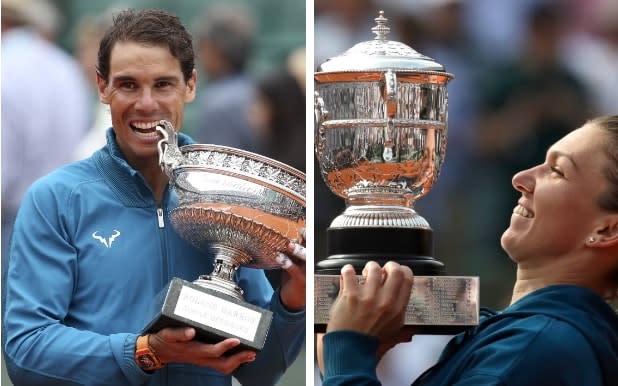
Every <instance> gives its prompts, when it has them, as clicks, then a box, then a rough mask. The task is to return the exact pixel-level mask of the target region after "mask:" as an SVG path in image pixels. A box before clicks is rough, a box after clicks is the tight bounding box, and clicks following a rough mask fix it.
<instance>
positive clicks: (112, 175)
mask: <svg viewBox="0 0 618 386" xmlns="http://www.w3.org/2000/svg"><path fill="white" fill-rule="evenodd" d="M106 138H107V145H105V146H104V147H103V148H101V149H100V150H98V151H97V152H95V153H94V155H93V159H94V161H95V163H96V165H97V168H98V170H99V172H100V173H101V175H102V176H103V179H104V180H105V181H106V183H107V185H108V186H109V187H110V189H111V190H112V191H113V192H114V194H115V195H116V196H117V198H118V200H119V201H120V202H122V203H123V205H125V206H127V207H138V208H144V207H150V206H153V205H155V204H156V202H155V198H154V195H153V193H152V190H151V189H150V187H149V186H148V184H147V183H146V180H145V179H144V177H143V176H142V175H141V174H140V173H139V172H138V171H137V170H135V169H134V168H133V167H132V166H131V165H129V163H128V162H127V161H126V159H125V157H124V155H123V154H122V152H121V151H120V147H119V146H118V143H117V142H116V134H115V133H114V130H113V129H112V128H111V127H110V128H109V129H107V131H106ZM194 142H195V141H193V139H191V137H189V136H188V135H185V134H183V133H178V146H179V147H180V146H184V145H189V144H192V143H194Z"/></svg>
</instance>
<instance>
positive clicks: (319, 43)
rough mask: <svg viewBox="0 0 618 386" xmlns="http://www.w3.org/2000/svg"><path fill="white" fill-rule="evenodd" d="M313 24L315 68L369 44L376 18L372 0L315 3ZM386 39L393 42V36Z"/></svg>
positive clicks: (323, 0) (334, 0) (319, 1)
mask: <svg viewBox="0 0 618 386" xmlns="http://www.w3.org/2000/svg"><path fill="white" fill-rule="evenodd" d="M315 9H316V10H315V21H314V60H315V67H316V68H317V66H318V65H320V64H321V63H323V62H324V61H326V59H328V58H330V57H332V56H336V55H340V54H342V53H343V52H344V51H346V50H347V49H348V48H351V47H352V46H353V45H355V44H356V43H359V42H362V41H365V40H371V39H373V38H374V36H375V35H374V34H373V33H372V32H371V27H373V26H374V25H375V23H374V21H373V19H374V18H376V17H377V16H378V10H377V9H376V8H375V5H374V2H373V1H372V0H316V2H315ZM389 38H391V39H393V40H394V38H393V37H392V36H389Z"/></svg>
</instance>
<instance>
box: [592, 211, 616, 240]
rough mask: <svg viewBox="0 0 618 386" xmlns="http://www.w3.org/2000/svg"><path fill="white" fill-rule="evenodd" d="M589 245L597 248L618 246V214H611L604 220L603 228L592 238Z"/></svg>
mask: <svg viewBox="0 0 618 386" xmlns="http://www.w3.org/2000/svg"><path fill="white" fill-rule="evenodd" d="M589 240H594V241H590V242H589V243H588V244H589V245H590V246H591V247H592V246H597V247H613V246H618V214H610V215H608V216H607V217H606V219H605V220H604V223H603V226H602V227H600V228H599V229H597V230H596V231H595V234H594V235H592V236H590V239H589Z"/></svg>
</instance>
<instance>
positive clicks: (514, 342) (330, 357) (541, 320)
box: [323, 285, 618, 386]
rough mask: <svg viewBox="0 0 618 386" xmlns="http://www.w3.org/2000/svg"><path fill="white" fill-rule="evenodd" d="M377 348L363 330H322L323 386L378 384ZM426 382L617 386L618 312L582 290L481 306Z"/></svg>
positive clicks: (420, 382)
mask: <svg viewBox="0 0 618 386" xmlns="http://www.w3.org/2000/svg"><path fill="white" fill-rule="evenodd" d="M377 348H378V341H377V340H376V339H375V338H373V337H370V336H367V335H364V334H359V333H355V332H351V331H336V332H332V333H328V334H326V335H325V336H324V382H323V386H339V385H354V386H377V385H380V382H379V380H378V378H377V375H376V371H375V367H376V365H377V358H376V355H375V353H376V350H377ZM351 353H354V355H350V354H351ZM409 360H410V361H413V360H414V358H409ZM429 385H432V386H433V385H435V386H438V385H439V386H453V385H457V386H481V385H482V386H584V385H585V386H618V316H617V315H616V312H615V311H614V310H612V308H611V307H610V306H609V305H608V304H607V303H606V302H605V301H604V300H603V299H601V298H600V297H599V296H598V295H596V294H595V293H593V292H592V291H590V290H588V289H585V288H581V287H576V286H568V285H556V286H550V287H546V288H543V289H540V290H537V291H534V292H532V293H530V294H528V295H527V296H525V297H523V298H522V299H520V300H519V301H517V302H516V303H514V304H513V305H511V306H509V307H508V308H506V309H505V310H503V311H502V312H493V311H489V310H483V316H482V320H481V323H480V324H479V325H478V326H477V327H475V328H473V329H470V330H468V331H466V332H465V333H461V334H459V335H457V336H455V337H454V338H453V339H452V340H451V341H450V342H449V344H448V345H447V346H446V348H445V349H444V351H443V353H442V356H441V358H440V360H439V361H438V363H437V364H436V365H435V366H433V367H432V368H430V369H429V370H427V371H426V372H425V373H424V374H423V375H421V376H420V377H419V379H417V380H416V381H415V382H414V386H429Z"/></svg>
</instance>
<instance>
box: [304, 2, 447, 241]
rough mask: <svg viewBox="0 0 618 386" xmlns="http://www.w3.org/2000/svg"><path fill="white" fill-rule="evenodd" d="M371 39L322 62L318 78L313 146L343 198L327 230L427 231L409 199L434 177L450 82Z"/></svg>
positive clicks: (407, 53)
mask: <svg viewBox="0 0 618 386" xmlns="http://www.w3.org/2000/svg"><path fill="white" fill-rule="evenodd" d="M375 20H376V23H377V25H376V26H375V27H374V28H373V32H374V33H375V34H376V38H375V39H374V40H372V41H367V42H362V43H359V44H357V45H355V46H354V47H352V48H350V49H349V50H347V51H346V52H344V53H343V54H342V55H340V56H337V57H334V58H331V59H329V60H327V61H326V62H324V63H322V64H321V65H320V66H319V68H318V70H317V72H316V73H315V75H314V78H315V88H316V92H315V96H314V106H315V143H316V156H317V159H318V163H319V165H320V171H321V174H322V177H323V179H324V181H325V182H326V184H327V185H328V186H329V188H330V189H331V190H332V191H333V193H335V194H336V195H338V196H339V197H342V198H344V199H345V200H346V206H347V208H346V211H345V212H344V213H343V214H342V215H340V216H338V217H337V218H335V219H334V221H333V223H332V224H331V227H374V226H378V227H384V226H387V227H411V228H425V229H429V228H430V227H429V224H428V223H427V221H426V220H425V219H424V218H422V217H421V216H420V215H418V214H417V213H416V212H415V211H414V210H413V206H414V202H415V201H416V200H418V199H419V198H420V197H422V196H423V195H425V194H426V193H427V192H429V190H430V189H431V188H432V186H433V184H434V182H435V181H436V179H437V178H438V175H439V173H440V169H441V167H442V163H443V162H444V156H445V151H446V142H447V103H448V96H447V90H446V84H447V82H448V81H449V80H450V79H452V78H453V76H452V75H451V74H449V73H447V72H445V71H444V68H443V67H442V66H441V65H440V64H438V63H437V62H435V61H433V59H431V58H429V57H427V56H424V55H421V54H419V53H418V52H417V51H415V50H413V49H412V48H410V47H408V46H407V45H405V44H403V43H399V42H394V41H390V40H387V39H386V34H388V32H389V28H388V26H387V25H386V22H387V19H386V18H385V17H384V15H383V12H381V13H380V16H379V17H378V18H376V19H375Z"/></svg>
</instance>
